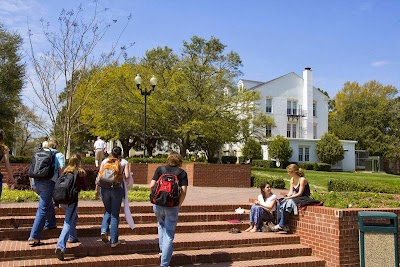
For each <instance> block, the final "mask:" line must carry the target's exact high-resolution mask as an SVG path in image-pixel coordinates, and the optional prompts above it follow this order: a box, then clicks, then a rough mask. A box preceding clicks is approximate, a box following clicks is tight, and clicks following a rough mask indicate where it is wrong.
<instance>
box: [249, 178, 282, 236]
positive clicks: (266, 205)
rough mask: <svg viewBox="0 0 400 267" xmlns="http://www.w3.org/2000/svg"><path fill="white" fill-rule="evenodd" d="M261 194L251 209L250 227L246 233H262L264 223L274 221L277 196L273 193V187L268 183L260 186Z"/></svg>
mask: <svg viewBox="0 0 400 267" xmlns="http://www.w3.org/2000/svg"><path fill="white" fill-rule="evenodd" d="M260 191H261V194H260V195H259V196H258V199H257V200H255V201H254V205H252V206H251V209H250V227H249V228H247V229H246V230H245V232H251V233H255V232H257V231H261V227H262V225H263V222H264V221H267V222H272V221H274V215H273V214H272V212H274V211H275V209H276V205H275V204H276V195H274V194H273V193H272V192H271V186H270V184H268V183H261V184H260Z"/></svg>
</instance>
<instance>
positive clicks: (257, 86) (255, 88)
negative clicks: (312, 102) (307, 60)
mask: <svg viewBox="0 0 400 267" xmlns="http://www.w3.org/2000/svg"><path fill="white" fill-rule="evenodd" d="M292 74H294V75H296V76H297V77H299V78H300V79H302V80H303V77H301V76H299V75H298V74H297V73H295V72H293V71H292V72H289V73H287V74H284V75H282V76H279V77H277V78H275V79H272V80H269V81H266V82H260V81H255V80H247V79H240V80H242V81H247V82H255V83H259V84H258V85H256V86H253V87H251V88H247V89H248V90H257V89H258V88H259V87H261V86H263V85H266V84H268V83H271V82H273V81H276V80H279V79H281V78H283V77H285V76H288V75H292ZM313 89H315V90H317V91H318V92H319V93H321V94H323V95H324V96H326V95H325V94H324V93H322V92H321V91H319V90H318V88H316V87H315V86H313Z"/></svg>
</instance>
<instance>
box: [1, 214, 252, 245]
mask: <svg viewBox="0 0 400 267" xmlns="http://www.w3.org/2000/svg"><path fill="white" fill-rule="evenodd" d="M79 220H80V218H79ZM100 223H101V222H99V223H98V224H96V225H79V226H78V227H77V229H78V233H79V235H80V236H87V237H90V236H98V235H99V231H100V229H99V225H100ZM58 225H60V227H59V228H57V229H52V230H45V231H43V232H42V237H43V239H47V238H56V237H58V236H59V235H60V231H61V225H62V222H60V223H59V224H58ZM31 227H32V225H31V226H23V227H19V228H18V229H13V228H8V229H3V230H2V231H0V240H4V239H8V240H26V239H28V237H29V233H30V231H31ZM233 227H234V228H238V229H240V230H242V231H243V230H245V229H246V228H247V227H248V225H247V221H243V223H240V224H236V223H235V224H232V223H229V222H227V221H210V222H207V221H206V222H179V224H178V225H177V228H176V232H177V233H187V232H189V233H201V232H218V231H229V229H231V228H233ZM119 234H120V235H123V234H135V235H147V234H157V228H156V227H154V223H140V224H139V223H136V224H135V229H133V230H132V229H130V227H129V226H128V225H127V224H126V223H125V221H124V220H121V221H120V225H119Z"/></svg>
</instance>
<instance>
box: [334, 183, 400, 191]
mask: <svg viewBox="0 0 400 267" xmlns="http://www.w3.org/2000/svg"><path fill="white" fill-rule="evenodd" d="M328 191H335V192H349V191H356V192H374V193H387V194H398V193H399V192H400V186H395V185H386V184H382V183H378V182H374V183H371V182H363V181H354V180H330V181H329V182H328Z"/></svg>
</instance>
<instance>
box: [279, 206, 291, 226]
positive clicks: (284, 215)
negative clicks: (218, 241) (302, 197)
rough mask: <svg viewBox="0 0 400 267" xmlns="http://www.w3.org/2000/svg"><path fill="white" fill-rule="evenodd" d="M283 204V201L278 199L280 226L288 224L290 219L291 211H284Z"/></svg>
mask: <svg viewBox="0 0 400 267" xmlns="http://www.w3.org/2000/svg"><path fill="white" fill-rule="evenodd" d="M281 205H282V202H280V201H278V202H277V204H276V214H277V220H278V224H279V226H280V227H284V226H285V225H287V224H288V219H289V216H290V213H289V212H287V211H284V210H283V209H282V210H281Z"/></svg>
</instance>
